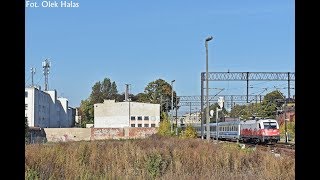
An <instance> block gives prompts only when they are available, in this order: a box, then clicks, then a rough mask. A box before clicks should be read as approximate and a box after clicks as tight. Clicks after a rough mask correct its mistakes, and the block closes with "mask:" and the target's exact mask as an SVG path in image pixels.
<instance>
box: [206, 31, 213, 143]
mask: <svg viewBox="0 0 320 180" xmlns="http://www.w3.org/2000/svg"><path fill="white" fill-rule="evenodd" d="M212 39H213V37H212V36H209V37H207V39H206V41H205V46H206V97H207V100H206V101H207V103H206V104H207V109H206V124H207V125H206V132H207V135H206V139H207V141H210V131H209V130H210V126H209V123H210V117H209V82H208V76H209V74H208V42H209V41H211V40H212Z"/></svg>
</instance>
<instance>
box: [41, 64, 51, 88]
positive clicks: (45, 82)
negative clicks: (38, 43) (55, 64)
mask: <svg viewBox="0 0 320 180" xmlns="http://www.w3.org/2000/svg"><path fill="white" fill-rule="evenodd" d="M50 66H51V62H49V60H48V59H46V60H45V61H43V62H42V67H43V74H44V90H45V91H48V76H49V69H50Z"/></svg>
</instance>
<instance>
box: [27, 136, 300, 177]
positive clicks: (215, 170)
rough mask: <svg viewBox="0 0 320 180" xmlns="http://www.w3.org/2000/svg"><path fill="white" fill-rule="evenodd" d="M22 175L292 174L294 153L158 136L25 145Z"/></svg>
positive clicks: (269, 175) (290, 175)
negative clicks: (283, 153)
mask: <svg viewBox="0 0 320 180" xmlns="http://www.w3.org/2000/svg"><path fill="white" fill-rule="evenodd" d="M25 179H32V180H35V179H45V180H47V179H101V180H102V179H103V180H105V179H168V180H171V179H183V180H189V179H190V180H191V179H197V180H198V179H199V180H201V179H216V180H219V179H221V180H222V179H223V180H225V179H227V180H229V179H231V180H233V179H234V180H239V179H246V180H260V179H266V180H273V179H277V180H289V179H290V180H291V179H292V180H293V179H295V157H290V156H284V155H281V156H280V157H276V156H274V154H272V153H269V152H263V151H259V150H253V149H241V148H240V147H239V146H238V145H236V144H227V143H220V144H214V143H212V142H210V143H208V142H206V141H204V140H200V139H192V138H190V139H189V138H184V139H182V138H177V137H162V136H158V135H154V136H151V137H149V138H146V139H135V140H100V141H88V142H86V141H81V142H67V143H47V144H30V145H26V150H25Z"/></svg>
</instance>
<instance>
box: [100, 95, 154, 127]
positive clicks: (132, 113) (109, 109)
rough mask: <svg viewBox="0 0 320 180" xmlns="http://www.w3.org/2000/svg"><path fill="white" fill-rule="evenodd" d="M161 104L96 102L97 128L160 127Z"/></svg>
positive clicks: (113, 101)
mask: <svg viewBox="0 0 320 180" xmlns="http://www.w3.org/2000/svg"><path fill="white" fill-rule="evenodd" d="M159 122H160V104H151V103H140V102H129V101H125V102H115V100H104V102H103V103H97V104H94V127H95V128H123V127H159Z"/></svg>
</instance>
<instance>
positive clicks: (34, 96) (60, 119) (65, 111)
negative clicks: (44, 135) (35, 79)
mask: <svg viewBox="0 0 320 180" xmlns="http://www.w3.org/2000/svg"><path fill="white" fill-rule="evenodd" d="M25 118H26V119H27V120H28V125H29V127H41V128H60V127H64V128H65V127H73V126H74V124H75V122H74V121H75V109H74V108H71V107H69V106H68V100H67V99H66V98H58V97H57V91H56V90H51V91H42V90H40V88H37V87H27V88H25Z"/></svg>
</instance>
